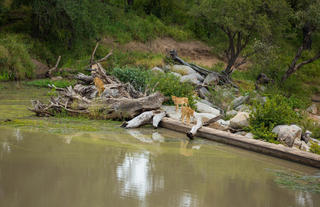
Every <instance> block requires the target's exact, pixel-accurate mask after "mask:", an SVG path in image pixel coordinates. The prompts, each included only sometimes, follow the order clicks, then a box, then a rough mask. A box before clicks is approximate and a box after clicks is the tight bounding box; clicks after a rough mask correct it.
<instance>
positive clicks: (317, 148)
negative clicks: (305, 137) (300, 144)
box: [310, 142, 320, 155]
mask: <svg viewBox="0 0 320 207" xmlns="http://www.w3.org/2000/svg"><path fill="white" fill-rule="evenodd" d="M310 152H313V153H315V154H318V155H320V146H319V145H318V144H317V143H314V142H312V144H311V146H310Z"/></svg>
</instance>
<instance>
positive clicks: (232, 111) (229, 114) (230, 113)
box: [226, 110, 238, 117]
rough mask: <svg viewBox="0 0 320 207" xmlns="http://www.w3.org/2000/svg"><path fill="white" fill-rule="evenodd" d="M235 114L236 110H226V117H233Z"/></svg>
mask: <svg viewBox="0 0 320 207" xmlns="http://www.w3.org/2000/svg"><path fill="white" fill-rule="evenodd" d="M237 114H238V112H237V111H236V110H231V111H227V113H226V115H227V116H228V117H234V116H235V115H237Z"/></svg>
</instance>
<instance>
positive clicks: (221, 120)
mask: <svg viewBox="0 0 320 207" xmlns="http://www.w3.org/2000/svg"><path fill="white" fill-rule="evenodd" d="M217 123H218V124H220V125H222V126H225V127H229V126H230V121H225V120H223V119H220V120H218V121H217Z"/></svg>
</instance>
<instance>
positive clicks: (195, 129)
mask: <svg viewBox="0 0 320 207" xmlns="http://www.w3.org/2000/svg"><path fill="white" fill-rule="evenodd" d="M222 117H223V116H222V115H219V116H217V117H215V118H212V119H210V120H208V121H206V122H204V123H203V121H202V117H201V116H199V117H197V123H196V125H194V126H193V127H192V129H191V131H190V132H187V136H188V137H189V138H190V139H193V137H194V136H195V135H196V134H197V132H198V130H199V129H201V128H202V127H203V126H208V125H210V124H211V123H214V122H216V121H218V120H220V119H221V118H222Z"/></svg>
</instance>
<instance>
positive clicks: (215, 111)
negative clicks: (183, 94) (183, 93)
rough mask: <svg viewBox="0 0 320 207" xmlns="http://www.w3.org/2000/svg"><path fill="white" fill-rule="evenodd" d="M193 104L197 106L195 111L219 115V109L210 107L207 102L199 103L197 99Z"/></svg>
mask: <svg viewBox="0 0 320 207" xmlns="http://www.w3.org/2000/svg"><path fill="white" fill-rule="evenodd" d="M195 105H196V107H197V111H198V112H200V113H209V114H213V115H215V116H218V115H220V111H219V110H218V109H215V108H213V107H210V106H208V105H207V104H204V103H201V102H200V101H197V102H196V104H195Z"/></svg>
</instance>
